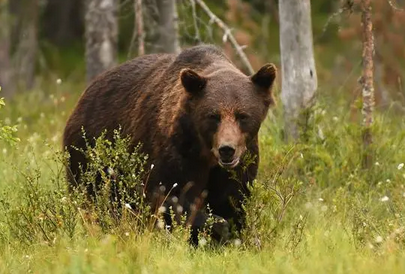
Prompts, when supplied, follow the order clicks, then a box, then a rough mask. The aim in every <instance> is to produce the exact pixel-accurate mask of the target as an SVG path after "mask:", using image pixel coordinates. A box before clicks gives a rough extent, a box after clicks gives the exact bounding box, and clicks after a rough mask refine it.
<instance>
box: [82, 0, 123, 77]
mask: <svg viewBox="0 0 405 274" xmlns="http://www.w3.org/2000/svg"><path fill="white" fill-rule="evenodd" d="M85 3H86V15H85V31H86V34H85V35H86V70H87V82H91V81H92V80H93V79H94V77H96V76H97V75H98V74H100V73H101V72H103V71H105V70H107V69H109V68H111V67H113V66H114V65H115V64H116V59H117V41H118V17H117V12H118V0H86V2H85Z"/></svg>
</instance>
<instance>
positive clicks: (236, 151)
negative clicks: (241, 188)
mask: <svg viewBox="0 0 405 274" xmlns="http://www.w3.org/2000/svg"><path fill="white" fill-rule="evenodd" d="M245 150H246V147H245V136H244V134H242V132H241V130H240V128H239V125H238V123H236V121H235V120H233V119H223V121H222V122H221V124H220V126H219V128H218V132H217V133H216V134H215V136H214V146H213V149H212V151H213V153H214V155H215V157H216V158H217V160H218V164H219V165H220V166H222V167H225V168H234V167H236V166H237V165H238V164H239V162H240V157H241V156H242V154H243V153H244V151H245Z"/></svg>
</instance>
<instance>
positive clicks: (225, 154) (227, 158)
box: [218, 146, 235, 162]
mask: <svg viewBox="0 0 405 274" xmlns="http://www.w3.org/2000/svg"><path fill="white" fill-rule="evenodd" d="M218 151H219V155H221V159H222V161H224V162H231V161H232V157H233V155H234V154H235V149H234V148H233V147H231V146H220V147H219V150H218Z"/></svg>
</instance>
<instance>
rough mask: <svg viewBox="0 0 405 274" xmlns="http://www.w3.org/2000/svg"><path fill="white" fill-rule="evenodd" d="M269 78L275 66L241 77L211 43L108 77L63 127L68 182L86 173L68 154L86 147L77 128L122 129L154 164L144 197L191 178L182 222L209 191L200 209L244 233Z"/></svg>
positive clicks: (140, 61)
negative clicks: (185, 214)
mask: <svg viewBox="0 0 405 274" xmlns="http://www.w3.org/2000/svg"><path fill="white" fill-rule="evenodd" d="M275 77H276V68H275V66H274V65H272V64H266V65H264V66H263V67H262V68H261V69H259V70H258V72H256V73H255V74H254V75H252V76H246V75H245V74H244V73H242V72H241V71H240V70H239V69H237V68H236V66H235V65H234V64H233V63H232V62H231V61H230V60H229V59H228V58H227V57H226V56H225V55H224V53H223V52H222V51H221V50H220V49H219V48H217V47H215V46H211V45H199V46H195V47H191V48H188V49H185V50H183V51H182V52H181V53H180V54H178V55H174V54H151V55H145V56H141V57H137V58H135V59H133V60H130V61H127V62H125V63H123V64H121V65H119V66H117V67H115V68H113V69H111V70H109V71H106V72H105V73H103V74H101V75H100V76H99V77H97V78H96V79H95V80H94V81H93V83H91V84H90V86H89V87H88V88H87V89H86V90H85V91H84V93H83V95H82V96H81V98H80V100H79V102H78V104H77V106H76V108H75V109H74V111H73V113H72V114H71V116H70V118H69V120H68V122H67V125H66V128H65V132H64V137H63V145H64V147H65V148H67V151H68V152H69V153H70V162H69V166H68V171H67V173H68V176H69V178H70V183H71V185H73V186H75V185H77V184H80V169H79V165H82V166H83V167H86V158H85V157H84V156H83V155H82V154H81V153H80V152H79V151H77V150H76V149H73V148H72V146H74V147H78V148H84V146H85V142H84V139H83V138H82V127H83V128H84V130H85V132H86V136H87V138H93V137H98V136H99V135H100V134H101V132H102V131H103V130H107V133H108V132H112V131H113V130H114V129H117V128H118V127H121V132H122V134H124V135H126V136H129V137H130V138H131V144H132V145H133V146H136V145H137V144H138V143H141V144H142V151H143V152H145V153H147V154H148V155H149V159H148V161H149V164H153V165H154V168H153V170H151V173H150V175H149V177H148V182H147V186H148V187H147V193H149V194H148V197H149V199H150V197H151V193H152V192H153V191H154V190H155V189H156V188H157V187H158V186H159V185H163V186H165V189H166V191H169V190H171V193H170V195H171V197H173V196H177V197H178V196H179V195H181V192H182V191H184V187H185V186H186V185H187V186H190V184H189V183H190V182H191V187H187V191H186V195H185V199H184V200H183V201H182V204H181V208H183V209H184V211H185V212H186V213H187V214H188V216H190V215H191V214H190V212H191V209H190V208H192V206H193V205H194V204H195V201H196V199H197V200H198V198H199V197H201V194H202V193H206V194H207V195H206V197H205V199H204V206H205V205H206V204H209V208H210V210H211V211H212V214H214V215H216V216H220V217H221V218H223V219H224V220H226V221H228V222H232V223H233V224H234V226H235V227H236V229H237V231H240V230H241V229H242V227H243V224H244V211H243V208H242V203H243V200H244V198H245V197H247V196H249V190H248V183H251V182H252V181H253V180H254V179H255V177H256V174H257V169H258V163H259V147H258V132H259V129H260V126H261V123H262V122H263V121H264V119H265V117H266V115H267V112H268V109H269V106H271V105H272V103H273V97H272V92H271V90H272V84H273V82H274V80H275ZM107 138H111V135H108V134H107ZM247 154H249V155H250V159H251V161H249V163H250V164H249V165H248V166H246V165H247V163H246V162H245V158H246V157H245V156H246V155H247ZM175 184H177V185H175ZM174 185H175V186H176V187H174V188H173V186H174ZM204 206H203V207H201V210H200V211H199V212H198V216H194V219H193V224H192V228H193V229H192V237H191V240H192V242H193V243H195V244H196V243H197V234H198V230H199V229H200V228H201V227H202V226H203V225H204V221H205V215H204V211H203V208H205V207H204ZM167 221H168V222H170V220H167ZM218 237H221V235H220V236H218Z"/></svg>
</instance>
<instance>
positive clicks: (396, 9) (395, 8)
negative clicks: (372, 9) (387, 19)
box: [387, 0, 404, 12]
mask: <svg viewBox="0 0 405 274" xmlns="http://www.w3.org/2000/svg"><path fill="white" fill-rule="evenodd" d="M387 1H388V4H390V6H391V8H393V9H394V10H395V11H401V12H403V11H404V9H402V8H398V7H397V6H396V5H395V4H394V3H392V1H391V0H387Z"/></svg>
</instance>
